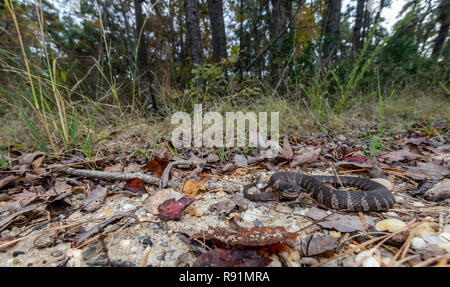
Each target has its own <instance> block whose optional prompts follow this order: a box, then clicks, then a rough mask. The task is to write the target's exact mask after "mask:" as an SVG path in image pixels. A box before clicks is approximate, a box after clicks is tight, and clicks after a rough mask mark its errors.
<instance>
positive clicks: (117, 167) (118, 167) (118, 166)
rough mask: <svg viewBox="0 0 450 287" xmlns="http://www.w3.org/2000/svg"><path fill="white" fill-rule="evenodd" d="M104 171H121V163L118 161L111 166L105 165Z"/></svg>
mask: <svg viewBox="0 0 450 287" xmlns="http://www.w3.org/2000/svg"><path fill="white" fill-rule="evenodd" d="M105 171H106V172H121V171H123V164H122V163H120V162H119V163H117V164H115V165H113V166H107V167H105Z"/></svg>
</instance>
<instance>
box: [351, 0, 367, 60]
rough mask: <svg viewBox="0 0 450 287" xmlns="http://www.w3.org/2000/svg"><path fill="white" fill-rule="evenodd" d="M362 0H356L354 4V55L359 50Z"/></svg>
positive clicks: (362, 9) (363, 2) (363, 4)
mask: <svg viewBox="0 0 450 287" xmlns="http://www.w3.org/2000/svg"><path fill="white" fill-rule="evenodd" d="M364 6H365V1H364V0H358V2H357V4H356V17H355V26H354V27H353V52H354V53H355V54H356V53H358V52H359V50H361V47H362V45H361V25H362V19H363V15H364Z"/></svg>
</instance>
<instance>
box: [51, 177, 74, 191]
mask: <svg viewBox="0 0 450 287" xmlns="http://www.w3.org/2000/svg"><path fill="white" fill-rule="evenodd" d="M54 189H55V192H56V194H62V193H67V194H71V193H72V186H70V185H69V184H68V183H67V182H66V181H65V180H59V179H57V180H56V182H55V186H54Z"/></svg>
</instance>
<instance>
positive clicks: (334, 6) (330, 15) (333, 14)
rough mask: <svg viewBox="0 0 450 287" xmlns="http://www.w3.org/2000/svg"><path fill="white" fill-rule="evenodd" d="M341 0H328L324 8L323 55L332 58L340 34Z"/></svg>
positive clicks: (334, 54) (334, 55)
mask: <svg viewBox="0 0 450 287" xmlns="http://www.w3.org/2000/svg"><path fill="white" fill-rule="evenodd" d="M341 6H342V1H341V0H328V1H327V9H325V14H324V17H323V18H324V22H323V32H324V42H323V57H324V58H328V60H332V59H334V58H335V57H336V53H337V50H338V47H339V40H340V36H341V29H340V22H341Z"/></svg>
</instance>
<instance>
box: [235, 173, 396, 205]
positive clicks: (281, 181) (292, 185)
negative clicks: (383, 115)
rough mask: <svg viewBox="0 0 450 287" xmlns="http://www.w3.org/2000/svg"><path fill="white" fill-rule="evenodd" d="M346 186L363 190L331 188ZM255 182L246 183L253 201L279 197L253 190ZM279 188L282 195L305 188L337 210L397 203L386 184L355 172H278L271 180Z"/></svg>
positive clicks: (291, 196)
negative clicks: (325, 173) (314, 173)
mask: <svg viewBox="0 0 450 287" xmlns="http://www.w3.org/2000/svg"><path fill="white" fill-rule="evenodd" d="M324 183H327V184H331V185H332V186H333V187H339V186H341V185H342V186H346V187H356V188H358V189H360V190H338V189H334V188H330V187H328V186H326V185H324ZM252 186H256V184H255V183H251V184H248V185H246V186H244V190H243V193H244V197H245V198H247V199H250V200H253V201H270V200H275V199H277V198H278V197H277V196H276V194H275V193H273V192H263V193H258V194H250V193H248V190H249V189H250V188H251V187H252ZM267 186H268V187H272V189H275V190H276V192H278V194H279V196H280V198H287V199H291V200H293V199H296V198H297V197H298V196H299V195H300V194H301V193H302V192H304V193H306V194H308V195H309V196H310V197H312V198H313V199H314V200H315V201H317V202H318V203H319V204H321V205H323V206H325V207H328V208H331V209H336V210H342V209H345V210H350V211H364V212H367V211H381V210H388V209H390V208H392V207H393V206H394V196H393V195H392V193H391V192H390V191H389V190H388V189H387V188H386V187H385V186H384V185H382V184H380V183H378V182H376V181H373V180H370V179H367V178H360V177H351V176H340V177H339V178H337V177H335V176H324V175H318V176H317V175H316V176H309V175H306V174H302V173H296V172H284V171H283V172H276V173H274V174H273V175H272V176H271V177H270V179H269V182H268V184H267Z"/></svg>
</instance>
